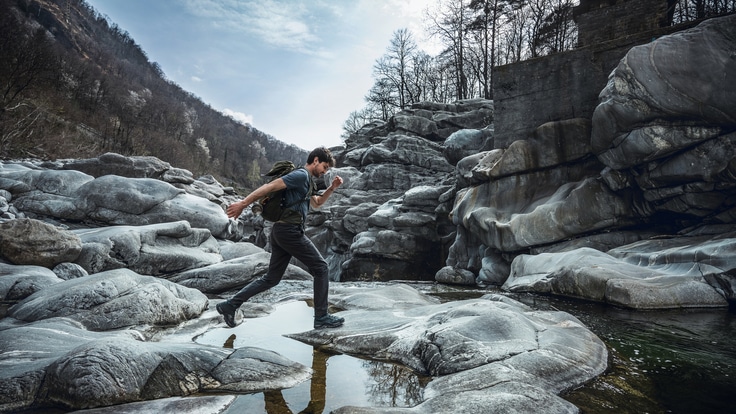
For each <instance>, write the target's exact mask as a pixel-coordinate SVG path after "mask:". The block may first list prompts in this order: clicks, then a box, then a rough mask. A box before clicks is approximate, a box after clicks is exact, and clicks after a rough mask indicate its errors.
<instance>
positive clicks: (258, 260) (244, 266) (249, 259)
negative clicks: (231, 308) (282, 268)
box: [168, 249, 312, 293]
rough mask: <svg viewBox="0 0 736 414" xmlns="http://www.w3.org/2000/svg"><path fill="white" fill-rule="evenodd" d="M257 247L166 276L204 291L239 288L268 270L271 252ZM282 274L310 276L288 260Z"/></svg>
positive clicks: (215, 291)
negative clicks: (230, 257) (241, 253)
mask: <svg viewBox="0 0 736 414" xmlns="http://www.w3.org/2000/svg"><path fill="white" fill-rule="evenodd" d="M258 250H259V252H257V253H254V254H250V255H247V256H243V257H239V258H235V259H230V260H226V261H223V262H219V263H215V264H212V265H208V266H203V267H199V268H196V269H191V270H187V271H184V272H180V273H177V274H175V275H172V276H170V277H168V280H170V281H172V282H176V283H177V284H180V285H182V286H187V287H190V288H193V289H197V290H199V291H201V292H205V293H223V292H228V291H231V290H239V289H240V288H242V287H243V286H245V285H247V284H248V283H250V282H251V281H253V280H254V279H256V278H258V277H260V276H263V275H265V274H266V272H268V264H269V262H270V260H271V253H268V252H266V251H264V250H262V249H258ZM283 278H284V279H287V280H311V279H312V276H311V275H310V274H309V273H308V272H307V271H306V270H303V269H301V268H299V267H298V266H296V265H293V264H290V265H289V266H288V267H287V269H286V273H284V277H283Z"/></svg>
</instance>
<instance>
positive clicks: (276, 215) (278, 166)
mask: <svg viewBox="0 0 736 414" xmlns="http://www.w3.org/2000/svg"><path fill="white" fill-rule="evenodd" d="M294 170H296V166H295V165H294V163H293V162H291V161H278V162H276V163H275V164H274V165H273V167H271V170H270V171H269V172H267V173H266V176H268V177H271V179H270V181H273V180H275V179H277V178H280V177H283V176H285V175H286V174H288V173H290V172H292V171H294ZM310 188H311V178H310ZM284 191H286V190H285V189H284V190H279V191H272V192H270V193H268V194H266V196H265V197H263V198H261V199H260V200H258V203H259V204H260V205H261V207H263V211H262V212H261V216H262V217H263V218H264V219H265V220H268V221H272V222H276V221H279V220H281V216H282V215H283V214H284V212H285V210H286V209H289V208H291V207H293V206H295V205H297V204H299V203H301V202H302V201H305V200H309V198H310V197H311V196H312V191H311V190H310V191H307V195H306V197H305V198H304V199H303V200H297V201H295V202H293V203H291V204H289V205H284V199H283V196H284ZM292 211H293V210H292Z"/></svg>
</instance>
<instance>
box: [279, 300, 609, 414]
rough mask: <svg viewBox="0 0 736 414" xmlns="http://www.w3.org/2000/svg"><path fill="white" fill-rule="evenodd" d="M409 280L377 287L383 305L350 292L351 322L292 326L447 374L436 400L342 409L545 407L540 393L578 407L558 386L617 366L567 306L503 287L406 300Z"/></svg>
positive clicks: (326, 343) (347, 348)
mask: <svg viewBox="0 0 736 414" xmlns="http://www.w3.org/2000/svg"><path fill="white" fill-rule="evenodd" d="M407 289H411V288H408V287H407V286H400V287H399V286H389V287H386V288H383V289H377V290H374V291H372V292H371V293H370V294H371V295H373V296H375V297H379V296H380V297H381V298H382V299H381V300H377V301H376V302H377V303H379V304H380V305H381V306H380V307H379V308H376V307H373V306H366V293H364V292H360V293H356V294H348V295H346V296H344V297H343V298H341V300H340V304H341V306H342V307H344V308H347V309H352V310H348V311H346V312H341V313H340V316H344V317H345V319H346V322H345V324H344V325H343V326H342V327H341V328H337V329H323V330H313V331H308V332H303V333H298V334H292V335H288V336H289V337H291V338H294V339H297V340H300V341H302V342H305V343H308V344H311V345H315V346H322V347H325V348H327V349H330V350H334V351H338V352H344V353H348V354H353V355H359V356H365V357H370V358H374V359H381V360H386V361H392V362H396V363H400V364H403V365H405V366H408V367H410V368H412V369H413V370H415V371H417V372H419V373H421V374H425V375H431V376H434V377H437V378H435V379H434V380H433V381H432V382H431V383H430V384H429V386H428V388H427V389H426V391H425V398H426V400H425V401H424V402H422V403H421V404H419V405H418V406H416V407H413V408H411V409H391V410H388V411H386V409H385V408H381V409H380V410H379V409H376V410H373V409H369V408H357V407H345V408H343V409H341V410H340V411H337V412H342V413H352V412H355V413H359V412H397V413H398V412H420V413H422V412H427V413H429V412H445V411H448V410H449V411H452V412H537V411H536V410H538V409H539V405H538V404H540V402H544V403H543V404H544V406H547V407H553V411H554V412H577V408H576V407H575V406H574V405H572V404H570V403H568V402H566V401H564V400H563V399H561V398H560V397H558V396H557V394H559V393H561V392H563V391H565V390H569V389H573V388H575V387H577V386H580V385H581V384H583V383H585V382H586V381H589V380H590V379H592V378H594V377H596V376H597V375H600V374H601V373H602V372H603V371H604V370H605V369H606V367H607V359H608V351H607V349H606V346H605V345H604V344H603V342H602V341H601V340H600V339H599V338H598V337H596V336H595V335H594V334H593V333H592V332H590V331H589V330H588V329H587V328H586V327H585V326H583V324H582V323H581V322H580V321H579V320H577V319H576V318H575V317H573V316H572V315H569V314H567V313H565V312H542V311H535V310H533V309H531V308H529V307H527V306H526V305H523V304H521V303H519V302H516V301H514V300H512V299H509V298H506V297H503V296H500V295H486V296H484V297H483V298H481V299H474V300H464V301H457V302H449V303H444V304H439V303H424V304H417V305H415V306H405V305H402V304H401V297H405V296H407ZM412 296H415V295H409V296H408V297H409V298H410V300H412V299H411V297H412ZM392 301H393V302H396V305H392V304H391V302H392ZM414 302H416V299H414ZM353 303H354V304H355V306H353V305H352V304H353ZM530 401H535V403H534V404H532V405H534V407H531V406H530ZM451 407H452V408H451Z"/></svg>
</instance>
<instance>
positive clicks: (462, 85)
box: [427, 0, 468, 99]
mask: <svg viewBox="0 0 736 414" xmlns="http://www.w3.org/2000/svg"><path fill="white" fill-rule="evenodd" d="M466 7H467V6H466V1H465V0H450V1H447V2H445V3H444V4H440V6H439V7H438V8H437V10H436V11H435V12H428V13H427V19H428V20H429V23H430V26H429V30H430V32H431V35H432V36H437V37H439V39H440V41H441V42H442V43H443V44H444V45H445V47H446V49H445V51H444V52H443V53H442V54H441V56H440V57H441V58H442V57H443V56H444V57H449V61H450V62H452V65H453V69H454V71H453V77H454V84H455V85H454V86H455V97H454V98H455V99H466V98H468V82H467V76H466V73H465V31H466V25H467V24H468V21H467V16H466Z"/></svg>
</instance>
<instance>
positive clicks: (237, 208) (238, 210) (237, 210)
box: [227, 200, 245, 219]
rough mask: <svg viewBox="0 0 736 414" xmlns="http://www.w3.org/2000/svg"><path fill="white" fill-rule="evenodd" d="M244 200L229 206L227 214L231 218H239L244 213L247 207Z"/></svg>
mask: <svg viewBox="0 0 736 414" xmlns="http://www.w3.org/2000/svg"><path fill="white" fill-rule="evenodd" d="M243 201H244V200H241V201H236V202H234V203H232V204H230V205H229V206H227V216H228V217H229V218H233V219H234V218H238V217H240V215H241V214H243V209H245V204H243Z"/></svg>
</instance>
